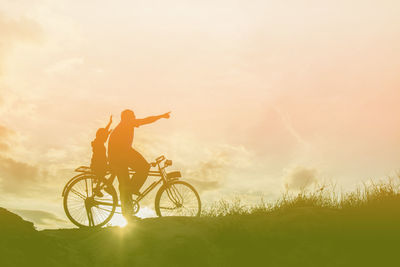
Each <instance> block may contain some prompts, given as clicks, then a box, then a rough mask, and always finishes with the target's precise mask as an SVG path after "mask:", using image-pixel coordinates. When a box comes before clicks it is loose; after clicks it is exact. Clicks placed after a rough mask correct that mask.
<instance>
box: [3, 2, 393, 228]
mask: <svg viewBox="0 0 400 267" xmlns="http://www.w3.org/2000/svg"><path fill="white" fill-rule="evenodd" d="M349 2H350V1H331V3H323V2H321V1H294V0H292V1H250V2H249V1H175V0H173V1H112V3H111V2H110V1H94V0H92V1H66V0H64V1H50V0H39V1H28V0H25V1H24V0H18V1H15V0H14V1H7V0H6V1H2V3H1V4H0V75H1V76H0V114H1V116H0V156H1V158H2V159H1V163H0V165H1V166H0V190H2V193H1V194H0V204H1V206H4V207H6V208H12V209H32V210H47V211H49V212H51V213H52V214H56V215H57V216H59V217H60V218H64V217H63V216H64V215H63V211H62V208H61V198H60V193H61V190H62V187H63V185H64V183H65V182H66V181H67V179H68V177H70V176H72V175H73V172H72V170H73V168H74V167H75V166H78V165H80V164H87V163H88V162H89V159H90V141H91V140H92V139H93V137H94V133H95V131H96V129H97V128H99V127H102V126H104V125H105V124H106V123H107V119H108V116H109V114H113V115H114V118H115V123H114V126H115V125H116V123H118V117H119V113H120V112H121V110H123V109H125V108H131V109H133V110H135V112H136V114H137V115H138V116H139V117H142V116H147V115H154V114H158V113H162V112H166V111H170V110H171V111H172V118H171V119H170V120H168V121H166V120H163V121H160V122H158V123H156V124H154V125H151V126H148V127H143V128H140V129H138V131H137V132H136V140H135V145H134V146H135V147H136V148H137V149H138V150H139V151H141V152H142V153H143V154H144V155H145V156H146V158H147V159H148V160H151V159H153V158H155V157H156V156H158V155H159V154H161V153H164V154H166V155H167V156H168V157H170V158H171V159H173V160H174V162H175V166H176V168H179V169H181V170H182V171H183V173H184V174H185V175H186V176H187V177H189V178H190V179H192V181H193V183H197V187H198V188H199V190H200V191H201V194H202V197H203V200H204V201H205V203H211V202H212V201H213V200H217V199H220V198H222V197H226V198H229V197H232V196H235V195H240V196H242V197H243V198H244V199H246V200H247V201H249V202H253V201H258V200H259V199H260V198H261V197H264V198H265V199H271V200H272V199H275V198H276V197H278V196H279V195H280V193H281V192H282V191H283V190H284V189H285V187H284V185H285V184H287V186H288V188H291V189H295V187H296V181H295V179H297V178H296V177H299V176H301V175H297V174H299V173H307V174H309V175H312V176H313V179H312V180H313V181H314V180H315V181H323V180H332V181H334V182H337V183H338V184H339V185H340V186H341V187H343V188H344V189H350V188H353V187H354V186H355V185H357V184H359V183H360V182H361V181H365V180H366V179H369V178H373V177H374V178H381V177H385V176H387V175H391V174H393V173H394V172H395V171H396V170H398V167H399V156H398V155H399V154H398V153H399V152H398V151H399V147H400V116H399V112H400V105H399V104H398V103H399V99H400V88H399V86H400V76H399V75H398V70H399V69H400V50H399V49H398V48H399V47H400V27H399V25H400V17H399V16H398V14H399V11H400V4H399V2H398V1H379V2H378V1H351V3H349ZM314 176H315V177H314ZM151 203H152V201H150V202H149V203H148V204H149V208H152V204H151ZM51 220H52V219H51V218H49V224H50V221H51ZM52 223H53V224H55V225H60V222H54V219H53V221H52Z"/></svg>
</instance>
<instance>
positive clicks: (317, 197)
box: [202, 176, 400, 217]
mask: <svg viewBox="0 0 400 267" xmlns="http://www.w3.org/2000/svg"><path fill="white" fill-rule="evenodd" d="M399 181H400V176H398V177H397V179H394V178H388V179H387V180H381V181H378V182H374V181H372V180H371V181H370V182H367V183H363V184H362V186H361V187H359V188H357V189H356V190H354V191H352V192H346V193H343V192H339V193H338V192H337V190H336V186H335V185H317V186H315V188H314V189H313V190H306V189H302V190H300V191H299V192H297V193H293V192H292V193H291V192H288V191H287V192H285V193H284V194H283V195H282V196H281V197H280V198H279V199H278V200H276V201H275V202H273V203H267V202H265V201H264V200H263V199H261V201H260V203H258V204H256V205H253V206H248V205H245V204H243V203H242V202H241V199H240V198H239V197H236V198H235V199H233V200H230V201H228V200H224V199H222V200H220V201H218V202H215V203H213V204H211V205H209V206H207V207H206V208H205V210H204V211H203V212H202V216H205V217H222V216H229V215H252V214H262V213H265V214H270V213H274V212H284V211H288V210H290V209H295V208H305V207H309V208H311V207H312V208H320V209H332V210H338V211H340V210H342V211H346V210H354V209H371V210H374V209H377V208H384V209H385V210H388V209H395V210H396V209H398V208H400V205H399V204H400V184H399Z"/></svg>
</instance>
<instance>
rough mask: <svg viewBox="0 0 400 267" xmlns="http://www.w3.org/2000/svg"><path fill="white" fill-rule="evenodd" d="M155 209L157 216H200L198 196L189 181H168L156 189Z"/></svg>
mask: <svg viewBox="0 0 400 267" xmlns="http://www.w3.org/2000/svg"><path fill="white" fill-rule="evenodd" d="M155 209H156V213H157V215H158V216H159V217H165V216H200V213H201V201H200V196H199V194H198V193H197V191H196V189H194V187H193V186H192V185H190V184H189V183H186V182H183V181H173V182H169V183H168V184H165V185H164V186H162V187H161V188H160V189H159V190H158V192H157V195H156V200H155Z"/></svg>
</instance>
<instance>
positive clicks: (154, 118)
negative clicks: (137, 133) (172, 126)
mask: <svg viewBox="0 0 400 267" xmlns="http://www.w3.org/2000/svg"><path fill="white" fill-rule="evenodd" d="M170 113H171V111H170V112H167V113H164V114H161V115H158V116H150V117H147V118H144V119H136V125H137V126H141V125H145V124H150V123H153V122H155V121H158V120H159V119H161V118H165V119H169V114H170Z"/></svg>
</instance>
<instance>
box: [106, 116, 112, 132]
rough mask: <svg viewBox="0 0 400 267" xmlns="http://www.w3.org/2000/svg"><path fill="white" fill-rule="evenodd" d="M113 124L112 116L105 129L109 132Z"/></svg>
mask: <svg viewBox="0 0 400 267" xmlns="http://www.w3.org/2000/svg"><path fill="white" fill-rule="evenodd" d="M111 123H112V115H111V116H110V121H109V122H108V124H107V126H106V128H105V129H106V130H107V131H108V129H110V126H111Z"/></svg>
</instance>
